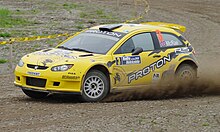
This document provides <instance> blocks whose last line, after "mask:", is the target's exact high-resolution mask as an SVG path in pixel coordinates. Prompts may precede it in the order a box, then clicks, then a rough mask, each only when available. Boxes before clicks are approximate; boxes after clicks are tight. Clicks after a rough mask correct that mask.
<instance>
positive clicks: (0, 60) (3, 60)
mask: <svg viewBox="0 0 220 132" xmlns="http://www.w3.org/2000/svg"><path fill="white" fill-rule="evenodd" d="M6 62H8V61H7V60H5V59H0V64H4V63H6Z"/></svg>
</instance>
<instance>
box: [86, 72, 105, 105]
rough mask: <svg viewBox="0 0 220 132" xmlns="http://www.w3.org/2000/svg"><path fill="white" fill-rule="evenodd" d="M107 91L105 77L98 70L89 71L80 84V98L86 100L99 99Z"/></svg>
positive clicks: (93, 100) (95, 100)
mask: <svg viewBox="0 0 220 132" xmlns="http://www.w3.org/2000/svg"><path fill="white" fill-rule="evenodd" d="M108 92H109V82H108V79H107V77H106V76H105V75H104V74H103V73H102V72H101V71H98V70H92V71H90V72H89V73H88V74H87V75H86V77H85V79H84V82H83V85H82V99H83V100H84V101H86V102H97V101H101V100H102V99H103V98H105V97H106V95H107V94H108Z"/></svg>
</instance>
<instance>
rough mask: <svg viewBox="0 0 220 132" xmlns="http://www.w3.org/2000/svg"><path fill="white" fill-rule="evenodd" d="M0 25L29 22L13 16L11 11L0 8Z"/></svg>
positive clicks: (7, 25) (8, 25) (12, 25)
mask: <svg viewBox="0 0 220 132" xmlns="http://www.w3.org/2000/svg"><path fill="white" fill-rule="evenodd" d="M0 20H1V21H0V27H1V28H5V27H14V26H17V25H27V24H28V23H29V22H28V21H26V20H24V19H21V18H13V17H12V12H11V11H10V10H8V9H5V8H0Z"/></svg>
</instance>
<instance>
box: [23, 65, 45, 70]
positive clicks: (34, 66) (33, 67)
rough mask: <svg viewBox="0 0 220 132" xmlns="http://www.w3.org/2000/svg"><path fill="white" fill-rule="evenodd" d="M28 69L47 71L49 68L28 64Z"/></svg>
mask: <svg viewBox="0 0 220 132" xmlns="http://www.w3.org/2000/svg"><path fill="white" fill-rule="evenodd" d="M27 67H28V68H31V69H35V70H37V69H38V70H46V69H47V68H48V67H47V66H38V65H32V64H27Z"/></svg>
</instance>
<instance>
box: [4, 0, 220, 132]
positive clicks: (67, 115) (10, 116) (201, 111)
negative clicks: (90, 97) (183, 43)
mask: <svg viewBox="0 0 220 132" xmlns="http://www.w3.org/2000/svg"><path fill="white" fill-rule="evenodd" d="M64 1H65V0H64ZM64 1H62V2H64ZM66 1H67V0H66ZM92 1H93V0H92ZM45 2H51V1H50V0H47V1H45ZM62 2H61V1H59V2H55V3H56V4H63V3H62ZM67 2H70V1H67ZM83 2H86V0H84V1H83ZM37 3H39V4H37ZM0 4H1V5H3V6H4V7H7V8H11V9H14V10H16V8H18V9H20V10H22V9H23V10H29V8H34V7H35V8H37V9H39V10H43V9H45V14H36V16H35V14H32V16H31V17H30V18H32V19H36V20H38V21H41V23H40V25H42V30H40V29H39V31H37V32H40V31H42V32H46V31H47V30H46V29H47V28H46V26H45V25H50V24H51V22H53V21H55V22H59V21H60V20H71V21H68V22H67V21H62V22H60V27H59V26H55V27H56V28H57V29H56V30H55V28H52V26H51V27H48V30H49V31H48V32H49V33H56V32H57V30H58V31H59V32H65V31H66V30H71V28H70V27H69V26H70V24H73V25H74V23H73V21H75V19H76V16H77V15H76V16H74V15H70V14H69V13H68V12H66V11H65V10H59V11H60V12H59V11H58V10H49V9H50V8H49V7H51V6H52V3H51V4H50V5H48V4H46V3H43V2H42V1H40V0H39V1H37V0H36V1H31V2H29V1H19V2H14V1H12V0H7V1H6V0H0ZM36 4H37V5H36ZM93 4H95V5H99V6H100V7H105V8H108V6H107V5H111V4H112V2H110V1H108V0H105V1H97V0H94V2H93ZM122 4H123V5H121V7H122V8H123V9H120V10H119V11H118V12H116V13H113V14H118V18H120V17H121V18H122V19H123V18H129V14H128V13H126V11H128V10H129V8H127V4H126V1H122ZM219 7H220V2H219V0H194V1H192V0H157V1H153V0H151V1H150V11H149V12H148V13H147V14H146V15H145V18H144V19H145V21H165V22H172V23H179V24H182V25H185V26H186V27H187V31H186V33H184V36H185V37H186V38H187V39H188V40H189V41H190V42H191V43H192V45H193V46H194V48H195V49H196V53H197V58H198V61H199V63H200V68H199V77H200V78H203V79H205V80H206V81H204V80H203V81H202V79H201V80H200V81H199V82H198V84H195V85H193V86H194V87H193V89H192V90H188V89H189V88H191V87H192V86H191V87H189V86H181V87H174V89H172V88H167V89H157V90H155V91H156V93H155V92H152V90H150V91H135V92H125V93H123V94H120V95H111V96H110V97H109V98H108V99H106V101H104V102H101V103H81V102H80V101H79V100H77V99H76V97H75V96H70V95H69V96H62V95H53V96H49V97H48V98H47V99H44V100H34V99H30V98H28V97H27V96H25V95H24V94H23V93H22V91H21V90H20V89H19V88H17V87H15V86H13V76H12V75H0V81H1V82H0V130H1V131H143V132H145V131H213V132H215V131H216V132H218V131H220V101H219V100H220V96H219V95H220V94H219V89H220V83H219V78H218V77H219V75H220V67H219V65H220V59H219V56H220V52H219V51H220V44H219V43H220V36H219V35H220V8H219ZM113 9H114V7H113V6H109V8H108V10H110V11H111V10H113ZM140 9H142V8H140ZM108 10H107V11H108ZM48 12H50V14H52V15H51V16H50V17H49V18H48V17H46V16H47V13H48ZM56 13H57V15H56ZM73 14H74V13H73ZM61 16H62V17H61ZM24 17H25V18H29V17H28V16H24ZM51 17H53V18H52V19H51ZM94 21H95V24H99V23H102V21H100V20H97V21H98V22H97V21H96V19H94ZM103 21H108V19H106V18H105V20H103ZM109 21H112V20H109ZM119 21H122V20H119ZM54 25H55V24H54ZM90 25H92V24H91V23H90V24H89V23H87V25H85V27H86V26H90ZM35 26H37V25H35ZM38 26H39V23H38ZM63 26H67V28H62V27H63ZM35 28H36V27H32V28H31V27H29V28H23V29H22V28H19V29H18V28H17V29H16V31H17V32H19V31H20V32H21V31H24V32H26V30H29V29H35ZM2 30H12V29H2ZM50 30H52V31H50ZM74 30H75V29H72V30H71V31H74ZM33 43H36V42H33ZM41 43H42V44H41ZM41 43H40V44H41V45H43V42H41ZM1 48H2V47H1ZM36 48H37V47H36ZM43 48H44V47H43ZM4 49H5V50H2V49H1V53H3V52H6V53H7V50H6V48H4ZM19 50H22V49H19ZM2 56H3V57H4V55H3V54H1V57H2ZM20 56H22V53H20V54H17V53H16V57H18V58H19V57H20ZM4 67H5V66H4V65H0V68H1V69H0V70H1V71H2V72H3V71H5V69H3V68H4ZM180 88H181V90H182V91H187V90H188V92H187V93H188V95H186V96H179V95H181V93H180V92H179V89H180ZM183 89H186V90H183ZM189 91H193V92H191V93H190V92H189ZM197 91H198V92H197ZM149 93H152V94H151V96H150V94H149ZM177 93H178V94H177ZM196 93H198V94H196ZM145 94H146V97H147V98H145V97H144V95H145ZM166 95H171V96H168V97H167V98H165V99H164V96H166ZM173 95H176V96H173ZM192 95H193V96H192ZM154 96H157V97H158V98H157V99H156V100H155V98H154ZM115 97H117V98H115ZM174 97H175V98H174Z"/></svg>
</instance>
